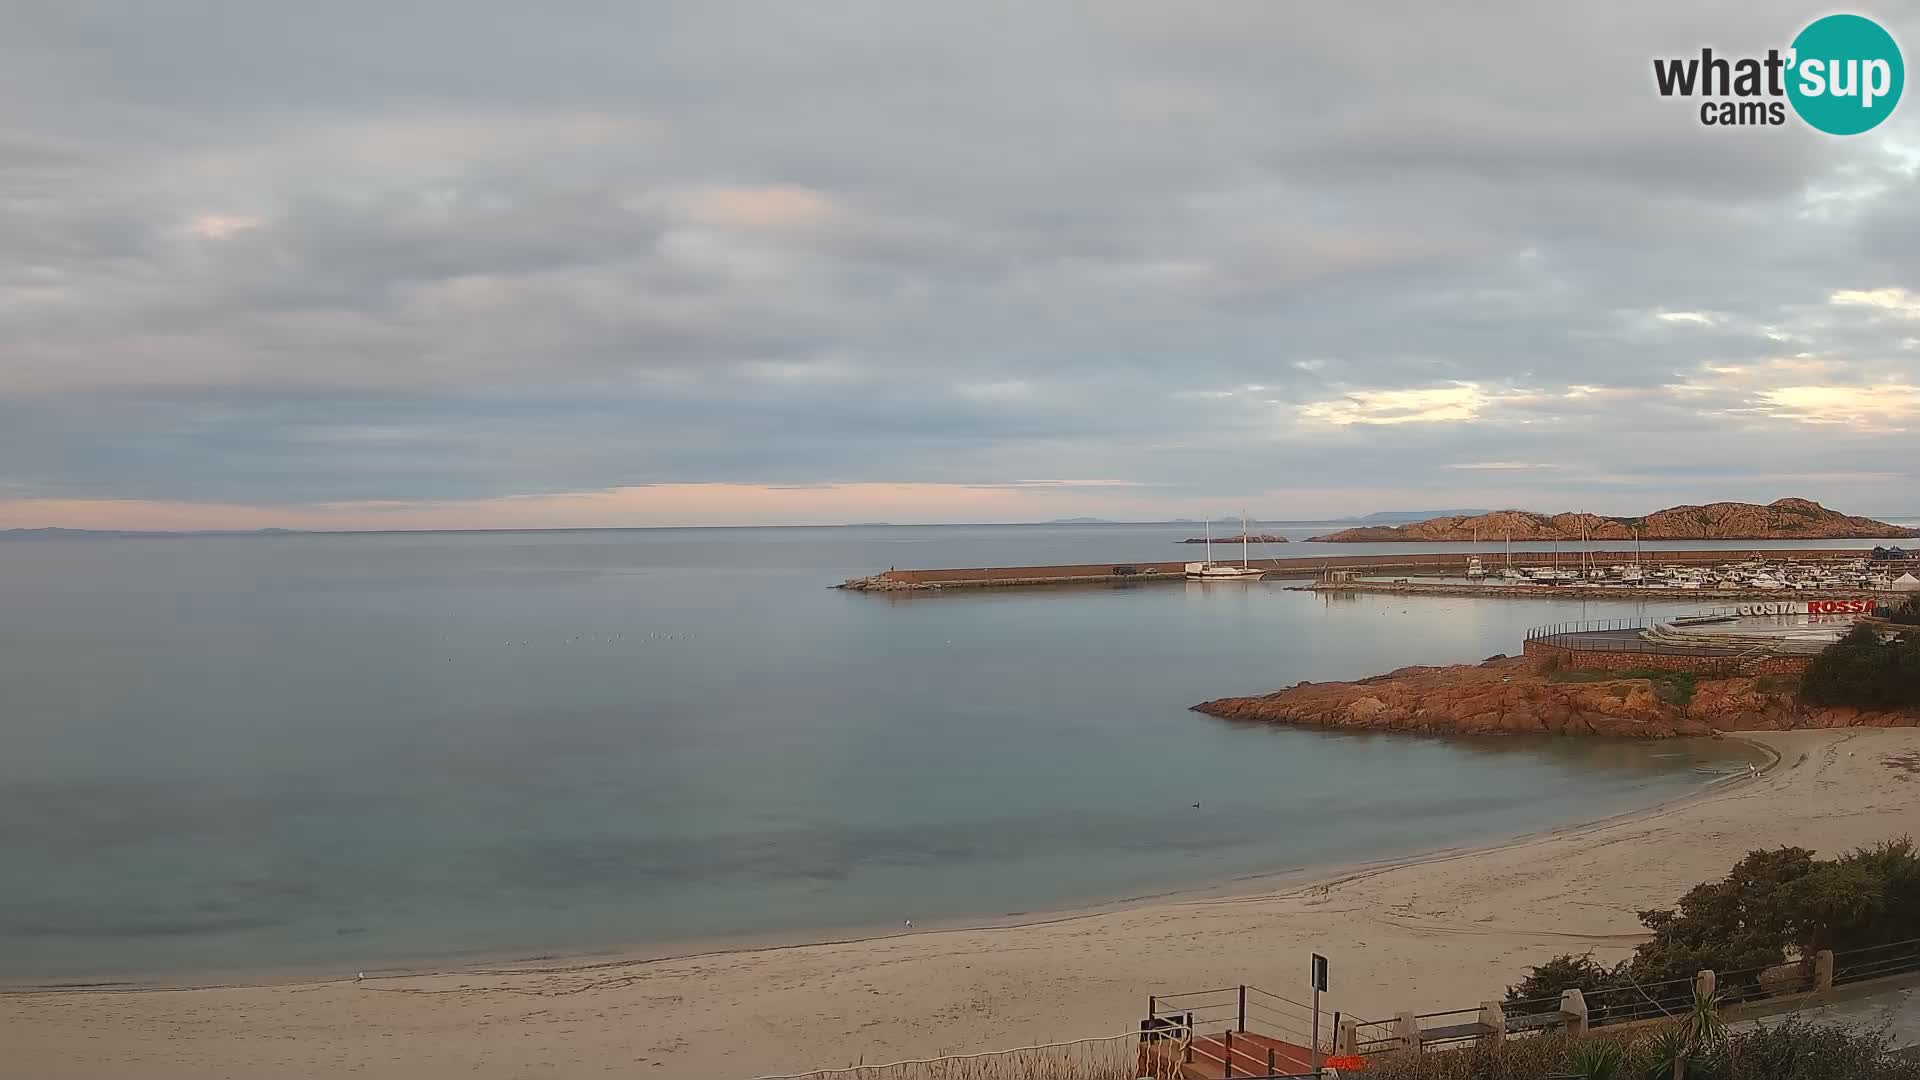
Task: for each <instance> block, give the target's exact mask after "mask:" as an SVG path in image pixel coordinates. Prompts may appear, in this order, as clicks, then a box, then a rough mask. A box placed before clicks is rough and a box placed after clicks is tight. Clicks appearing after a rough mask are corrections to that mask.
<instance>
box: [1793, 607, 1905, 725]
mask: <svg viewBox="0 0 1920 1080" xmlns="http://www.w3.org/2000/svg"><path fill="white" fill-rule="evenodd" d="M1800 696H1801V698H1802V699H1803V700H1805V701H1807V702H1809V703H1811V704H1814V705H1852V706H1854V707H1856V708H1863V709H1896V708H1911V707H1916V706H1920V633H1904V634H1901V635H1900V636H1899V637H1897V638H1895V639H1894V640H1893V641H1882V640H1881V639H1880V635H1879V633H1878V632H1877V631H1875V630H1874V629H1873V628H1872V627H1869V626H1856V627H1854V628H1853V629H1852V630H1849V631H1848V632H1847V636H1845V637H1843V638H1841V639H1840V640H1839V641H1837V642H1835V643H1834V644H1832V645H1829V646H1827V648H1826V649H1824V650H1822V651H1821V652H1820V654H1819V655H1818V656H1815V657H1814V658H1813V659H1812V660H1811V661H1810V662H1809V663H1808V664H1807V673H1806V675H1805V676H1804V677H1803V678H1802V679H1801V681H1800Z"/></svg>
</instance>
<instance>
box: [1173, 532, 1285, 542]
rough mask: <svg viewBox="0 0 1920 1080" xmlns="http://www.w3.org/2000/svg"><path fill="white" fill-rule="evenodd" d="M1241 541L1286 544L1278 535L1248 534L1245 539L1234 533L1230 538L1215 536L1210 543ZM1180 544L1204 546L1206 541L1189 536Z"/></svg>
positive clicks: (1203, 538) (1202, 538)
mask: <svg viewBox="0 0 1920 1080" xmlns="http://www.w3.org/2000/svg"><path fill="white" fill-rule="evenodd" d="M1242 539H1244V540H1246V542H1247V543H1249V544H1284V543H1286V542H1287V538H1286V537H1284V536H1281V535H1280V534H1279V533H1248V534H1247V535H1246V536H1245V537H1242V536H1240V535H1239V534H1238V533H1235V534H1234V535H1232V536H1216V537H1214V538H1213V540H1212V542H1213V543H1215V544H1237V543H1239V542H1240V541H1241V540H1242ZM1180 542H1181V543H1183V544H1205V543H1207V542H1208V540H1207V538H1206V537H1204V536H1189V537H1187V538H1186V539H1185V540H1182V541H1180Z"/></svg>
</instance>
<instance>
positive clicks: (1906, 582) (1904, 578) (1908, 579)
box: [1889, 574, 1920, 592]
mask: <svg viewBox="0 0 1920 1080" xmlns="http://www.w3.org/2000/svg"><path fill="white" fill-rule="evenodd" d="M1889 587H1890V588H1892V589H1893V591H1894V592H1920V578H1917V577H1914V576H1913V575H1912V574H1901V575H1900V576H1899V577H1897V578H1894V579H1893V584H1892V585H1891V586H1889Z"/></svg>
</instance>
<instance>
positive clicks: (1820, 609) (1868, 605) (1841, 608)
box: [1807, 600, 1873, 615]
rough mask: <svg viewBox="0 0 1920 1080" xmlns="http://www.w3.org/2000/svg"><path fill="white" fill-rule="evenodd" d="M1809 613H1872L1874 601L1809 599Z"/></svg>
mask: <svg viewBox="0 0 1920 1080" xmlns="http://www.w3.org/2000/svg"><path fill="white" fill-rule="evenodd" d="M1807 614H1809V615H1871V614H1873V601H1871V600H1809V601H1807Z"/></svg>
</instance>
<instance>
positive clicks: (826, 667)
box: [0, 523, 1857, 984]
mask: <svg viewBox="0 0 1920 1080" xmlns="http://www.w3.org/2000/svg"><path fill="white" fill-rule="evenodd" d="M1262 527H1263V528H1268V529H1274V528H1278V531H1281V532H1283V533H1285V534H1286V535H1289V536H1291V537H1294V538H1296V539H1299V540H1304V539H1305V538H1306V537H1308V536H1311V535H1315V534H1316V533H1318V532H1323V531H1325V530H1326V528H1327V527H1326V526H1321V525H1317V524H1314V523H1293V524H1286V525H1282V526H1278V527H1276V526H1270V525H1269V526H1262ZM1195 529H1196V526H1194V525H1168V524H1156V525H1034V526H853V527H820V528H739V529H637V530H608V531H564V532H489V533H370V534H284V535H280V534H276V535H248V536H186V537H162V538H111V539H109V538H54V539H31V540H11V541H0V745H4V747H5V751H4V753H0V875H4V879H5V887H4V888H0V981H4V982H7V983H12V984H55V983H58V984H72V983H102V982H158V983H192V982H198V981H208V980H218V979H227V978H270V977H292V976H310V977H340V976H343V975H350V974H351V973H353V972H356V971H363V970H418V969H440V968H448V967H456V966H460V965H469V964H474V963H484V962H492V961H495V960H503V959H522V958H530V957H572V956H587V955H599V954H606V953H621V952H632V951H635V950H646V951H649V952H650V954H651V953H658V952H661V951H672V950H674V949H676V948H691V947H694V945H695V944H696V943H698V944H699V945H700V946H701V947H708V946H710V945H711V944H712V943H715V942H729V941H750V940H768V939H770V937H772V938H780V939H783V940H784V939H796V940H798V939H808V938H827V937H834V936H839V935H842V934H849V933H860V932H869V931H871V930H874V929H876V928H878V929H885V928H900V927H904V925H905V922H906V920H909V919H911V920H914V921H915V922H916V924H919V925H922V926H924V925H928V924H936V923H940V922H942V921H984V922H993V921H999V920H1007V919H1020V918H1032V917H1037V916H1038V915H1039V914H1041V913H1044V912H1050V911H1059V910H1064V909H1071V908H1076V907H1080V906H1083V905H1090V904H1101V903H1108V902H1114V901H1120V900H1124V899H1128V898H1135V897H1144V896H1154V895H1160V894H1165V893H1171V892H1178V891H1181V890H1188V889H1194V888H1198V887H1203V886H1208V885H1218V884H1220V883H1223V882H1232V881H1234V880H1236V879H1240V878H1245V877H1249V876H1256V875H1268V874H1275V873H1284V872H1288V871H1297V870H1301V869H1303V868H1311V867H1324V866H1331V865H1335V864H1347V863H1352V862H1355V861H1361V860H1374V859H1382V858H1390V857H1395V856H1401V855H1408V854H1412V853H1416V852H1421V851H1426V850H1431V849H1435V848H1439V847H1446V846H1458V845H1466V844H1477V843H1486V842H1491V841H1495V840H1498V839H1501V838H1506V837H1512V836H1517V835H1522V834H1525V833H1530V832H1535V831H1539V830H1543V829H1549V828H1554V827H1559V826H1564V825H1568V824H1571V823H1575V822H1580V821H1584V820H1591V819H1594V818H1598V817H1602V816H1606V815H1611V814H1615V813H1619V812H1623V811H1628V810H1631V809H1634V808H1636V807H1642V806H1646V805H1650V804H1654V803H1657V802H1660V801H1662V800H1666V799H1671V798H1674V797H1678V796H1682V795H1685V794H1686V793H1688V792H1690V791H1693V790H1696V789H1698V788H1699V787H1701V786H1702V785H1703V784H1704V783H1706V782H1708V781H1710V780H1711V779H1712V777H1713V776H1714V775H1717V774H1720V773H1724V772H1727V771H1736V770H1739V769H1743V768H1744V767H1745V765H1746V763H1747V762H1748V761H1749V760H1752V757H1751V751H1750V750H1749V749H1748V748H1746V747H1744V746H1742V745H1741V744H1739V743H1738V742H1733V741H1705V742H1702V741H1692V740H1688V741H1674V742H1664V743H1639V742H1612V741H1605V742H1603V741H1590V740H1579V739H1565V738H1559V739H1556V738H1532V737H1495V738H1485V739H1437V738H1425V737H1417V736H1392V735H1358V734H1346V733H1328V732H1310V731H1298V730H1288V729H1284V728H1278V727H1272V726H1267V725H1259V724H1244V723H1232V722H1227V721H1222V720H1218V719H1214V718H1210V717H1207V716H1203V715H1200V714H1198V713H1194V712H1191V711H1189V708H1188V707H1189V706H1191V705H1193V704H1194V703H1196V702H1200V701H1203V700H1206V699H1209V698H1215V697H1221V696H1226V695H1239V694H1254V693H1261V692H1264V691H1268V690H1272V689H1276V688H1278V687H1282V686H1286V685H1289V684H1291V683H1294V682H1297V681H1299V680H1302V679H1311V680H1316V681H1318V680H1329V679H1347V678H1354V677H1358V676H1363V675H1369V674H1374V673H1377V672H1382V671H1386V670H1388V669H1391V668H1395V667H1399V666H1402V665H1407V664H1444V663H1455V662H1462V661H1477V660H1480V659H1482V658H1484V657H1487V656H1489V655H1492V654H1495V653H1515V652H1518V651H1519V647H1520V642H1521V639H1522V636H1523V635H1524V633H1525V631H1526V629H1527V628H1528V627H1529V626H1533V625H1538V624H1543V623H1550V622H1562V621H1567V620H1573V619H1582V618H1595V619H1598V618H1617V617H1624V616H1634V615H1645V614H1663V613H1677V612H1683V611H1685V610H1688V607H1689V606H1688V605H1687V604H1685V603H1684V602H1648V603H1642V602H1634V601H1632V600H1618V601H1614V600H1608V601H1579V600H1557V599H1552V598H1541V599H1527V600H1509V599H1498V600H1496V599H1470V598H1458V597H1407V596H1386V595H1380V596H1339V597H1331V596H1321V595H1316V594H1314V593H1310V592H1302V591H1296V590H1292V589H1289V588H1288V585H1289V584H1290V583H1286V582H1262V583H1254V584H1247V583H1239V584H1235V585H1222V584H1217V583H1216V584H1207V585H1200V584H1192V585H1189V584H1186V583H1164V584H1146V585H1140V586H1137V587H1124V588H1071V587H1069V588H1056V589H1046V590H980V591H948V592H944V593H935V594H925V593H884V594H872V593H865V594H863V593H854V592H847V591H840V590H835V589H833V588H831V586H832V585H834V584H836V583H838V582H840V581H842V580H844V579H846V578H850V577H855V576H860V575H865V574H869V573H872V572H875V571H878V570H884V569H886V568H888V567H893V566H897V567H940V566H1004V565H1018V564H1053V563H1063V562H1105V561H1109V560H1111V561H1114V562H1128V561H1140V562H1145V561H1151V560H1163V559H1179V558H1183V557H1187V556H1189V555H1191V554H1192V553H1193V551H1194V549H1193V548H1191V547H1184V546H1181V545H1180V544H1179V541H1180V540H1181V539H1183V538H1184V537H1186V536H1189V535H1193V534H1194V532H1195ZM1672 546H1685V545H1672ZM1743 546H1748V545H1743ZM1750 546H1751V547H1753V548H1755V549H1759V548H1764V547H1767V546H1769V545H1765V544H1754V545H1750ZM1792 546H1805V545H1792ZM1837 546H1857V544H1854V543H1846V544H1841V545H1837ZM1482 547H1483V549H1484V550H1486V551H1488V552H1496V551H1498V550H1499V545H1497V544H1485V545H1482ZM1647 547H1648V550H1649V551H1652V550H1656V549H1657V546H1656V545H1648V546H1647ZM1455 548H1456V549H1457V548H1458V545H1455ZM1404 549H1405V548H1404V547H1401V546H1396V545H1380V544H1374V545H1323V544H1309V543H1294V544H1289V545H1287V546H1286V547H1285V548H1280V547H1279V546H1277V545H1276V546H1274V547H1273V548H1272V549H1270V550H1269V551H1268V552H1266V554H1273V555H1282V554H1284V555H1287V556H1298V555H1311V554H1314V553H1316V552H1324V553H1329V554H1357V553H1363V552H1390V551H1395V550H1404ZM1566 549H1567V550H1568V551H1569V552H1571V551H1573V550H1575V549H1576V548H1575V546H1574V545H1566ZM1230 553H1231V552H1221V553H1217V554H1230ZM1255 554H1256V556H1258V555H1259V554H1262V553H1261V552H1259V551H1256V552H1255Z"/></svg>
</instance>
